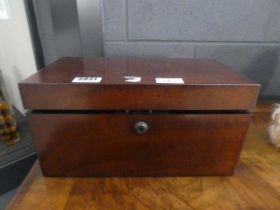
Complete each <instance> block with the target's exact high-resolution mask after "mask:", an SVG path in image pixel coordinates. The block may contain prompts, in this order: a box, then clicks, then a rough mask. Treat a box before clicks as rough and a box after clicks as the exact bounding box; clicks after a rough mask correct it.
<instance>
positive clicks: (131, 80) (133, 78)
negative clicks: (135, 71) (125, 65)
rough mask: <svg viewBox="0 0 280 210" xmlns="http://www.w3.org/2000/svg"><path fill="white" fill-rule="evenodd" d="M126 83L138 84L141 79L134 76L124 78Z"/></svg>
mask: <svg viewBox="0 0 280 210" xmlns="http://www.w3.org/2000/svg"><path fill="white" fill-rule="evenodd" d="M124 79H125V81H126V82H140V81H141V77H134V76H124Z"/></svg>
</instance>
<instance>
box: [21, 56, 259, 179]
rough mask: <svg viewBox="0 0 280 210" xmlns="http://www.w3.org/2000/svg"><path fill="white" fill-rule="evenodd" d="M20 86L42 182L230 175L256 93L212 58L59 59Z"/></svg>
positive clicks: (252, 86) (246, 81) (252, 85)
mask: <svg viewBox="0 0 280 210" xmlns="http://www.w3.org/2000/svg"><path fill="white" fill-rule="evenodd" d="M91 76H94V77H102V81H101V82H100V83H86V84H85V83H82V84H81V83H72V80H73V79H74V78H75V77H91ZM125 76H140V77H141V78H142V80H141V81H140V82H138V83H131V82H127V81H125ZM159 77H160V78H182V79H183V80H184V83H183V84H158V83H156V78H159ZM19 87H20V91H21V96H22V99H23V104H24V107H25V108H26V109H31V110H32V112H31V113H30V114H29V123H30V127H31V130H32V134H33V137H34V138H33V139H34V144H35V145H36V149H37V152H38V155H39V160H40V163H41V166H42V169H43V172H44V174H45V175H46V176H186V175H231V174H232V173H233V170H234V168H235V165H236V163H237V161H238V156H239V154H240V150H241V147H242V144H243V140H244V136H245V134H246V131H247V128H248V125H249V119H250V117H249V110H250V109H251V108H253V107H254V106H255V103H256V100H257V96H258V92H259V88H260V87H259V84H257V83H255V82H253V81H251V80H250V79H248V78H246V77H244V76H242V75H240V74H238V73H236V72H234V71H232V70H230V69H229V68H228V67H227V66H225V65H223V64H221V63H219V62H217V61H213V60H205V59H202V60H200V59H139V58H138V59H136V58H118V59H116V58H115V59H110V58H97V59H88V58H63V59H60V60H58V61H57V62H55V63H53V64H51V65H49V66H47V67H45V68H44V69H43V70H42V71H40V72H37V73H36V74H34V75H33V76H31V77H29V78H27V79H26V80H24V81H23V82H21V83H20V84H19ZM137 113H138V114H137ZM141 121H144V122H147V123H148V125H149V126H150V128H149V131H148V132H147V133H146V134H144V135H139V134H137V133H136V132H135V130H134V125H135V123H137V122H141Z"/></svg>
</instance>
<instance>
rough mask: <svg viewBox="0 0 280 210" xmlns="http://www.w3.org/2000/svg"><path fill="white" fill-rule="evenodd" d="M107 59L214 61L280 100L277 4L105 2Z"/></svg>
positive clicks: (237, 0) (268, 0)
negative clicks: (162, 58) (204, 59)
mask: <svg viewBox="0 0 280 210" xmlns="http://www.w3.org/2000/svg"><path fill="white" fill-rule="evenodd" d="M103 21H104V26H103V27H104V40H105V41H104V47H105V56H108V57H115V56H117V57H119V56H137V57H170V58H172V57H183V58H214V59H217V60H219V61H221V62H223V63H225V64H227V65H229V66H230V67H232V68H233V69H234V70H236V71H239V72H242V73H243V74H246V75H248V76H249V77H250V78H252V79H255V80H257V81H259V82H260V83H261V84H262V86H263V88H262V96H263V97H267V98H270V97H271V96H278V97H279V96H280V60H279V58H280V48H279V46H280V45H279V43H280V1H279V0H118V1H116V0H103Z"/></svg>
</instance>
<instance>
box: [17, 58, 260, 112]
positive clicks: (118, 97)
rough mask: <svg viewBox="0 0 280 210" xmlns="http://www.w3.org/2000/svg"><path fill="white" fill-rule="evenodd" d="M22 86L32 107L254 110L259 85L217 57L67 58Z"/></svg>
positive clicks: (27, 104)
mask: <svg viewBox="0 0 280 210" xmlns="http://www.w3.org/2000/svg"><path fill="white" fill-rule="evenodd" d="M80 77H83V78H80ZM85 77H86V78H85ZM19 88H20V92H21V96H22V101H23V104H24V108H26V109H33V110H94V109H95V110H124V109H130V110H146V109H149V110H151V109H154V110H249V109H251V108H253V107H254V106H255V103H256V100H257V96H258V93H259V88H260V85H259V84H257V83H255V82H253V81H251V80H250V79H248V78H246V77H244V76H242V75H240V74H238V73H236V72H234V71H232V70H230V69H229V68H228V67H227V66H225V65H223V64H221V63H219V62H217V61H213V60H205V59H136V58H119V59H111V58H97V59H85V58H62V59H60V60H58V61H56V62H55V63H53V64H51V65H49V66H47V67H45V68H44V69H42V70H41V71H39V72H37V73H35V74H34V75H32V76H31V77H29V78H27V79H25V80H24V81H22V82H21V83H20V84H19Z"/></svg>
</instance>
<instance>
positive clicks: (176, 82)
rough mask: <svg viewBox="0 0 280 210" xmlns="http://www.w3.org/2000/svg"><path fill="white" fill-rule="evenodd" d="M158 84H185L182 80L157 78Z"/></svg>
mask: <svg viewBox="0 0 280 210" xmlns="http://www.w3.org/2000/svg"><path fill="white" fill-rule="evenodd" d="M156 83H162V84H184V80H183V79H182V78H159V77H158V78H156Z"/></svg>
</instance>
